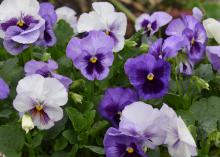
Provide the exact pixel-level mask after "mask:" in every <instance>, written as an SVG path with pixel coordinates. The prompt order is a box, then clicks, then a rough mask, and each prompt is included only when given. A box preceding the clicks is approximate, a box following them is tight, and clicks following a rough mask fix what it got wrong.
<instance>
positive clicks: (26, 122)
mask: <svg viewBox="0 0 220 157" xmlns="http://www.w3.org/2000/svg"><path fill="white" fill-rule="evenodd" d="M22 129H23V130H25V132H26V134H27V133H28V132H29V131H30V130H32V129H34V123H33V121H32V118H31V116H29V115H28V114H24V115H23V117H22Z"/></svg>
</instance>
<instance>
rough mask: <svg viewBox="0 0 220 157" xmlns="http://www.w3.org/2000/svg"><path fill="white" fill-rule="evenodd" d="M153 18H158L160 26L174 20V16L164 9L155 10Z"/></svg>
mask: <svg viewBox="0 0 220 157" xmlns="http://www.w3.org/2000/svg"><path fill="white" fill-rule="evenodd" d="M151 18H153V19H156V21H157V25H158V27H162V26H164V25H166V24H168V23H169V22H170V21H171V20H172V16H171V15H169V14H168V13H166V12H163V11H158V12H154V13H153V14H152V15H151Z"/></svg>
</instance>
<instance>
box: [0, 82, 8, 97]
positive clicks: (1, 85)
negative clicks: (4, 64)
mask: <svg viewBox="0 0 220 157" xmlns="http://www.w3.org/2000/svg"><path fill="white" fill-rule="evenodd" d="M9 92H10V89H9V87H8V85H7V84H6V82H5V81H4V80H3V79H1V78H0V99H6V98H7V97H8V95H9Z"/></svg>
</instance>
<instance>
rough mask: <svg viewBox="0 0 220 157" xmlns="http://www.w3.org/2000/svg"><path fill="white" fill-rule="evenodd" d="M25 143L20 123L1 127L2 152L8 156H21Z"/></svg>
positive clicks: (0, 150)
mask: <svg viewBox="0 0 220 157" xmlns="http://www.w3.org/2000/svg"><path fill="white" fill-rule="evenodd" d="M23 145H24V132H23V131H22V130H21V129H20V127H19V126H18V125H15V124H13V125H10V126H9V125H5V126H1V127H0V152H2V153H4V154H5V155H6V156H8V157H20V156H21V149H22V148H23Z"/></svg>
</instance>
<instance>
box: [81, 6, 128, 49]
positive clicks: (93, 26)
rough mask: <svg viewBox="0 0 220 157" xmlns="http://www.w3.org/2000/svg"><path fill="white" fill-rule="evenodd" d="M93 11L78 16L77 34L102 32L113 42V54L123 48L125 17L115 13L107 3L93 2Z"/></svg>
mask: <svg viewBox="0 0 220 157" xmlns="http://www.w3.org/2000/svg"><path fill="white" fill-rule="evenodd" d="M92 8H93V9H94V11H90V12H89V13H83V14H82V15H80V17H79V20H78V23H77V30H78V32H79V33H83V32H90V31H94V30H97V31H103V32H105V33H106V34H107V35H109V36H110V37H111V38H112V39H113V41H114V48H113V51H114V52H118V51H120V50H122V49H123V48H124V43H125V33H126V29H127V17H126V16H125V14H124V13H122V12H116V11H115V8H114V6H113V5H112V4H111V3H109V2H94V3H93V4H92Z"/></svg>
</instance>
